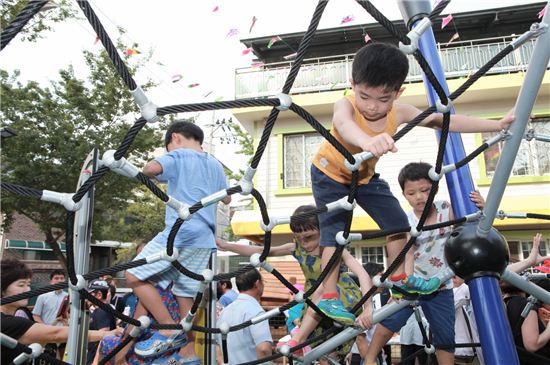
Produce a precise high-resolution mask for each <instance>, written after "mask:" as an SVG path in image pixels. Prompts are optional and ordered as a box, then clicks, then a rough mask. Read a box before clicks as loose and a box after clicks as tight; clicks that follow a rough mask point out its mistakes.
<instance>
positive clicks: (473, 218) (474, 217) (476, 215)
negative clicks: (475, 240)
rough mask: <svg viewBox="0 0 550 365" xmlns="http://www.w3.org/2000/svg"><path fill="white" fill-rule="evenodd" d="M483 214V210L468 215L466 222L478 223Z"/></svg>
mask: <svg viewBox="0 0 550 365" xmlns="http://www.w3.org/2000/svg"><path fill="white" fill-rule="evenodd" d="M482 214H483V212H482V211H481V210H478V211H477V212H474V213H471V214H466V215H465V216H464V217H465V218H466V222H474V221H477V220H478V219H479V218H480V217H481V215H482Z"/></svg>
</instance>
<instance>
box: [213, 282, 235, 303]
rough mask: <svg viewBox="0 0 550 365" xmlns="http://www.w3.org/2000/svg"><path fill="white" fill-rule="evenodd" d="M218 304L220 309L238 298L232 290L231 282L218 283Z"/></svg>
mask: <svg viewBox="0 0 550 365" xmlns="http://www.w3.org/2000/svg"><path fill="white" fill-rule="evenodd" d="M217 288H218V298H219V299H218V303H220V305H221V306H222V307H224V308H225V307H227V306H228V305H229V304H231V303H233V301H234V300H235V299H237V297H238V296H239V293H237V292H236V291H235V290H233V284H231V280H220V281H218V285H217Z"/></svg>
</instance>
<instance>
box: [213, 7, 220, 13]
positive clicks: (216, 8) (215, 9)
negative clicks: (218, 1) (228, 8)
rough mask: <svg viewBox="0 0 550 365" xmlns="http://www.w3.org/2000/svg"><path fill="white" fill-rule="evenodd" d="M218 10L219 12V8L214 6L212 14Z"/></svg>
mask: <svg viewBox="0 0 550 365" xmlns="http://www.w3.org/2000/svg"><path fill="white" fill-rule="evenodd" d="M218 10H220V7H219V6H217V5H216V7H215V8H214V10H212V12H213V13H215V12H217V11H218Z"/></svg>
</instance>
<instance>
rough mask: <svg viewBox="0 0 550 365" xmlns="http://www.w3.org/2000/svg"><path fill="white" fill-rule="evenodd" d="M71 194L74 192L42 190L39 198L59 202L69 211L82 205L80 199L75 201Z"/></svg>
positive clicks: (73, 210) (75, 209) (74, 210)
mask: <svg viewBox="0 0 550 365" xmlns="http://www.w3.org/2000/svg"><path fill="white" fill-rule="evenodd" d="M73 196H74V194H69V193H58V192H55V191H51V190H42V197H41V198H40V200H44V201H47V202H52V203H57V204H61V205H63V206H64V207H65V209H67V210H70V211H71V212H76V211H77V210H79V209H80V207H81V206H82V199H81V200H80V201H79V202H78V203H75V202H74V200H73Z"/></svg>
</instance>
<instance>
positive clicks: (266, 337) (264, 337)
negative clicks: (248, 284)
mask: <svg viewBox="0 0 550 365" xmlns="http://www.w3.org/2000/svg"><path fill="white" fill-rule="evenodd" d="M262 313H265V311H264V309H263V308H262V307H261V306H260V303H258V301H257V300H256V299H255V298H253V297H251V296H250V295H248V294H243V293H241V294H239V296H238V297H237V299H235V300H234V301H233V303H231V304H229V305H228V306H227V307H225V308H224V309H223V310H222V313H221V314H220V319H219V320H218V324H220V323H223V322H225V323H227V324H228V325H229V326H234V325H237V324H241V323H243V322H246V321H248V320H249V319H252V318H254V317H256V316H258V315H260V314H262ZM262 342H270V343H271V342H273V339H272V338H271V332H270V331H269V321H268V320H267V319H266V320H265V321H262V322H259V323H256V324H253V325H251V326H248V327H246V328H243V329H242V330H238V331H234V332H229V333H228V334H227V352H228V356H229V365H235V364H241V363H243V362H249V361H253V360H257V355H256V346H258V345H259V344H261V343H262ZM218 344H219V345H220V346H221V336H220V335H218Z"/></svg>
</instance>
